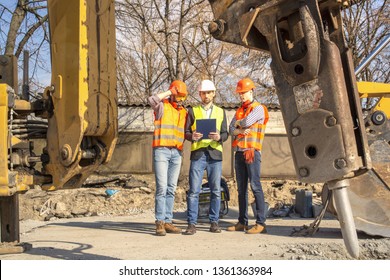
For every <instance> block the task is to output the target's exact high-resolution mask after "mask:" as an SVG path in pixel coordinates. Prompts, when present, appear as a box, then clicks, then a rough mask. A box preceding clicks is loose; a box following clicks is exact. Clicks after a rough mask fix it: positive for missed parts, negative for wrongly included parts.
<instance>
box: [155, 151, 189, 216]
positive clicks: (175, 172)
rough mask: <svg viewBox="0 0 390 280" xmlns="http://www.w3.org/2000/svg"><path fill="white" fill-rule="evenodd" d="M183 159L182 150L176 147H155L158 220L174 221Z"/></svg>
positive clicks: (156, 211) (156, 210) (156, 214)
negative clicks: (174, 207)
mask: <svg viewBox="0 0 390 280" xmlns="http://www.w3.org/2000/svg"><path fill="white" fill-rule="evenodd" d="M181 159H182V157H181V152H180V151H179V150H177V149H175V148H172V149H170V148H165V147H159V148H154V149H153V163H154V171H155V178H156V197H155V218H156V221H164V222H165V223H172V216H173V204H174V201H175V190H176V187H177V181H178V179H179V174H180V168H181Z"/></svg>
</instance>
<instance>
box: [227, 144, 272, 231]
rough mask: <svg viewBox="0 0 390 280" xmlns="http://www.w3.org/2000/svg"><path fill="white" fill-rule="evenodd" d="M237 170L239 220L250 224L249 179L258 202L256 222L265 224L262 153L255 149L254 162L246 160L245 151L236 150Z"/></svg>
mask: <svg viewBox="0 0 390 280" xmlns="http://www.w3.org/2000/svg"><path fill="white" fill-rule="evenodd" d="M234 164H235V171H236V180H237V187H238V208H239V215H238V221H239V222H240V223H241V224H243V225H248V180H249V182H250V185H251V189H252V192H253V195H254V197H255V203H256V211H257V216H256V223H257V224H264V223H265V220H266V217H265V201H264V193H263V188H262V186H261V182H260V166H261V154H260V152H259V151H256V150H255V158H254V161H253V163H251V164H248V163H246V162H245V158H244V153H243V152H236V154H235V163H234Z"/></svg>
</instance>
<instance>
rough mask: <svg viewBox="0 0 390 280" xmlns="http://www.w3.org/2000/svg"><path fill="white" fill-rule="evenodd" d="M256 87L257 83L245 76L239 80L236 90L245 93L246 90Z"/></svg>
mask: <svg viewBox="0 0 390 280" xmlns="http://www.w3.org/2000/svg"><path fill="white" fill-rule="evenodd" d="M254 88H255V83H254V82H253V81H252V80H251V79H249V78H245V79H242V80H240V81H238V83H237V88H236V92H237V93H244V92H247V91H250V90H252V89H254Z"/></svg>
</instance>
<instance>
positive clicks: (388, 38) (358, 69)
mask: <svg viewBox="0 0 390 280" xmlns="http://www.w3.org/2000/svg"><path fill="white" fill-rule="evenodd" d="M389 42H390V35H387V36H386V37H385V39H384V40H383V41H382V42H381V43H380V44H379V45H378V46H377V47H376V48H375V49H374V50H373V51H372V52H371V53H370V54H369V55H368V56H367V57H366V58H365V59H363V61H362V62H361V63H360V64H359V66H358V67H356V69H355V75H358V74H359V73H360V72H361V71H363V70H364V69H365V68H366V67H367V66H368V64H369V63H370V62H371V60H373V59H374V58H375V57H376V56H377V54H378V53H380V51H381V50H382V49H383V48H384V47H386V45H387V44H388V43H389Z"/></svg>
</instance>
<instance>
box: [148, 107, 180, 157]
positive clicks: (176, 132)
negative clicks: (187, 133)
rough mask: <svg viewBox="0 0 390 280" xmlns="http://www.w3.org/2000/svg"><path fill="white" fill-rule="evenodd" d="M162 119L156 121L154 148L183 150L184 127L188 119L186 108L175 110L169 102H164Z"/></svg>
mask: <svg viewBox="0 0 390 280" xmlns="http://www.w3.org/2000/svg"><path fill="white" fill-rule="evenodd" d="M163 102H164V113H163V115H162V118H161V119H159V120H156V119H155V120H154V134H153V148H154V147H175V148H177V149H178V150H180V151H181V150H183V142H184V126H185V123H186V118H187V110H186V109H185V108H179V109H175V108H174V107H173V106H172V104H171V103H170V102H169V101H168V100H164V101H163Z"/></svg>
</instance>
